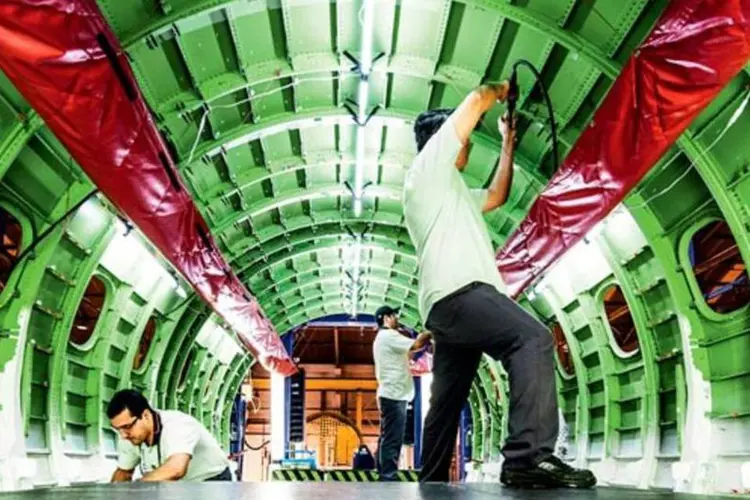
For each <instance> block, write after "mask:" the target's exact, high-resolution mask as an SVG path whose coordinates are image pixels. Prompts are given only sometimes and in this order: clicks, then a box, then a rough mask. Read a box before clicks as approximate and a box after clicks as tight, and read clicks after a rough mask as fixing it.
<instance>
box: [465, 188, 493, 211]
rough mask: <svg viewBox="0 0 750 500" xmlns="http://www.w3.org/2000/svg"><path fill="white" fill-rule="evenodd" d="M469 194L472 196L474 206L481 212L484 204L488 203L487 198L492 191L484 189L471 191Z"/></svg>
mask: <svg viewBox="0 0 750 500" xmlns="http://www.w3.org/2000/svg"><path fill="white" fill-rule="evenodd" d="M469 194H471V199H472V201H473V202H474V205H475V206H476V207H477V208H478V209H479V211H481V210H482V207H484V204H485V203H486V202H487V196H489V194H490V191H489V190H488V189H482V188H477V189H469Z"/></svg>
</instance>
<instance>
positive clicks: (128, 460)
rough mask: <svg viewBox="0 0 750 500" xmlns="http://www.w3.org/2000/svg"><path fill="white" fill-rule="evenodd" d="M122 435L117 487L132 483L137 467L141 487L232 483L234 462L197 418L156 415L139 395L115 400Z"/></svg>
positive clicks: (126, 393) (112, 407) (113, 411)
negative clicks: (163, 483) (170, 483)
mask: <svg viewBox="0 0 750 500" xmlns="http://www.w3.org/2000/svg"><path fill="white" fill-rule="evenodd" d="M107 416H108V417H109V419H110V423H111V425H112V428H113V429H115V430H116V431H118V432H119V433H120V439H119V440H118V446H117V469H116V470H115V473H114V474H113V476H112V482H119V481H131V480H132V478H133V472H134V471H135V467H136V466H140V469H141V474H142V477H141V481H176V480H183V481H232V480H233V476H232V472H231V470H230V469H229V459H228V458H227V454H226V453H224V451H222V449H221V447H220V446H219V443H218V442H217V441H216V439H215V438H214V437H213V436H212V435H211V434H210V433H209V432H208V430H206V428H205V427H204V426H203V425H202V424H201V423H200V422H198V421H197V420H196V419H195V418H193V417H191V416H190V415H188V414H186V413H183V412H181V411H175V410H160V411H157V410H154V409H153V408H151V405H149V403H148V401H147V400H146V398H145V397H144V396H143V395H142V394H141V393H140V392H138V391H134V390H130V389H126V390H123V391H120V392H118V393H116V394H115V395H114V397H113V398H112V401H110V402H109V407H108V408H107Z"/></svg>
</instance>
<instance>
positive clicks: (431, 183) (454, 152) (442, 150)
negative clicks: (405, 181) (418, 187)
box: [415, 115, 463, 189]
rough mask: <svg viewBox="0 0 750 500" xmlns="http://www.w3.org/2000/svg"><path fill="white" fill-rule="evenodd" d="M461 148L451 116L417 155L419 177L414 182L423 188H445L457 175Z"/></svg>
mask: <svg viewBox="0 0 750 500" xmlns="http://www.w3.org/2000/svg"><path fill="white" fill-rule="evenodd" d="M462 147H463V144H462V143H461V140H460V139H459V137H458V134H457V133H456V127H455V126H454V125H453V115H451V116H449V117H448V119H447V120H445V122H444V123H443V124H442V125H441V126H440V128H439V129H438V131H437V132H436V133H435V135H433V136H432V137H431V138H430V140H429V141H427V144H425V146H424V148H423V149H422V151H421V152H420V153H419V156H418V158H419V162H420V165H419V169H418V170H419V172H418V174H419V175H418V176H417V178H416V179H415V181H417V182H419V183H421V184H422V185H423V186H422V187H425V188H441V189H445V188H447V187H448V185H449V184H450V181H451V179H452V178H453V177H452V176H454V175H456V174H457V170H456V157H457V156H458V152H459V151H461V148H462ZM415 173H416V172H415Z"/></svg>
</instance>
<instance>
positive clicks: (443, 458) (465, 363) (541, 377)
mask: <svg viewBox="0 0 750 500" xmlns="http://www.w3.org/2000/svg"><path fill="white" fill-rule="evenodd" d="M426 326H427V328H428V329H429V330H431V331H432V332H433V335H434V339H435V356H434V358H433V369H432V373H433V380H432V387H431V397H430V410H429V412H428V413H427V417H426V419H425V424H424V435H423V444H422V464H423V466H422V471H421V474H420V481H440V482H447V481H448V478H449V477H448V473H449V469H450V463H451V458H452V455H453V449H454V445H455V442H456V434H457V432H458V421H459V416H460V413H461V409H462V408H463V406H464V404H465V403H466V400H467V398H468V396H469V390H470V389H471V383H472V381H473V380H474V377H475V375H476V373H477V368H478V367H479V361H480V359H481V356H482V353H486V354H488V355H489V356H491V357H492V358H493V359H495V360H499V361H500V362H501V363H502V364H503V367H504V368H505V371H506V372H507V373H508V378H509V384H510V415H509V419H508V438H507V440H506V442H505V446H504V447H503V449H502V453H503V455H504V457H505V461H504V463H503V467H504V468H525V467H531V466H534V465H536V463H538V462H539V461H541V460H543V459H545V458H547V457H549V456H550V455H551V454H552V452H553V450H554V447H555V441H556V439H557V432H558V414H557V399H556V394H555V374H554V364H553V363H554V358H553V356H554V355H553V341H552V334H551V333H550V332H549V330H548V329H547V328H545V327H544V325H542V324H541V323H540V322H539V321H537V320H536V319H535V318H534V317H533V316H531V315H530V314H529V313H527V312H526V311H525V310H524V309H523V308H522V307H521V306H519V305H518V304H516V303H515V302H514V301H513V300H512V299H510V298H508V297H506V296H505V295H503V294H501V293H499V292H498V291H497V290H495V288H494V287H492V286H490V285H487V284H484V283H473V284H471V285H468V286H467V287H464V288H462V289H461V290H459V291H457V292H455V293H453V294H451V295H449V296H448V297H445V298H444V299H442V300H440V301H438V302H437V303H436V304H435V305H434V306H433V308H432V311H431V312H430V315H429V317H428V318H427V322H426Z"/></svg>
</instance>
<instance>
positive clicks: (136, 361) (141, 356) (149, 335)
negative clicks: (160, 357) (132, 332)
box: [133, 316, 156, 370]
mask: <svg viewBox="0 0 750 500" xmlns="http://www.w3.org/2000/svg"><path fill="white" fill-rule="evenodd" d="M155 335H156V319H154V317H153V316H151V317H150V318H149V319H148V322H147V323H146V328H145V329H144V330H143V335H141V343H140V344H139V345H138V352H136V353H135V357H134V358H133V370H138V369H139V368H140V367H142V366H143V363H144V362H145V361H146V357H147V356H148V351H149V349H151V343H152V342H153V341H154V336H155Z"/></svg>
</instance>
